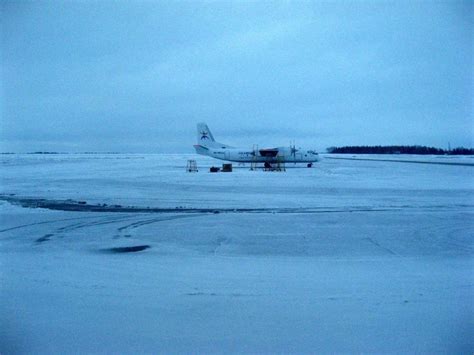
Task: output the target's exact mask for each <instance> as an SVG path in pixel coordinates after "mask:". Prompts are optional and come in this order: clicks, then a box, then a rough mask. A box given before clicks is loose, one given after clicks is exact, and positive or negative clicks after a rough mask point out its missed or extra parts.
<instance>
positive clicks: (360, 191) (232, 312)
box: [0, 154, 474, 354]
mask: <svg viewBox="0 0 474 355" xmlns="http://www.w3.org/2000/svg"><path fill="white" fill-rule="evenodd" d="M332 157H338V156H332ZM339 157H344V156H339ZM346 157H348V158H352V156H346ZM356 158H357V157H356ZM359 158H364V159H365V158H367V156H364V157H359ZM382 158H383V159H386V158H387V156H384V157H382ZM388 158H389V159H394V160H397V159H403V158H405V157H403V156H392V157H388ZM187 159H196V160H197V162H198V167H200V171H199V173H194V174H191V173H186V172H185V168H184V167H185V165H186V160H187ZM406 159H410V160H412V161H419V160H422V161H428V162H438V161H439V162H459V163H461V164H465V163H466V162H467V164H471V163H473V159H471V158H466V157H459V158H445V157H444V158H442V160H438V159H440V158H437V157H406ZM212 164H214V165H216V166H217V165H219V164H220V162H218V161H215V160H208V159H206V158H204V157H198V156H194V155H159V154H156V155H153V154H150V155H138V154H135V155H125V154H123V155H122V154H120V155H98V154H94V155H80V154H77V155H3V156H2V157H1V167H2V168H1V193H2V195H1V196H0V209H1V224H0V243H1V249H0V263H1V269H0V280H1V286H0V287H1V289H0V292H1V294H0V314H1V324H0V336H1V338H0V353H78V352H79V353H86V352H87V353H90V352H95V353H137V352H141V353H145V352H146V353H157V352H159V353H196V352H198V353H229V352H231V353H232V352H234V353H275V352H285V353H287V352H288V353H321V352H324V353H333V352H350V353H361V352H364V353H381V352H384V353H407V352H410V353H413V352H422V353H433V352H436V353H439V352H441V353H466V354H472V353H473V351H474V336H473V334H474V258H473V256H474V243H473V234H474V219H473V217H474V167H473V166H465V165H434V164H413V163H412V164H407V163H397V162H384V161H365V160H362V161H355V160H337V159H324V160H323V161H321V162H320V163H317V164H315V167H314V168H312V169H307V168H294V169H293V168H292V169H290V168H288V169H287V171H286V172H284V173H276V172H273V173H267V172H262V171H249V169H248V167H236V166H235V165H234V166H235V167H236V169H235V170H234V172H233V173H219V174H210V173H208V172H207V171H208V167H209V166H211V165H212ZM288 167H291V165H290V166H288ZM36 206H41V207H45V208H33V207H36ZM130 247H135V248H138V249H140V248H141V249H143V250H141V251H138V252H124V251H127V249H126V248H130Z"/></svg>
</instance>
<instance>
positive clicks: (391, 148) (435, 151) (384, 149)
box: [326, 145, 474, 155]
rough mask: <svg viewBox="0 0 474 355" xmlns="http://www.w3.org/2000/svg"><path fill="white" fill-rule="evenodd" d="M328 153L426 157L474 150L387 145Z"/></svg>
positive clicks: (330, 148)
mask: <svg viewBox="0 0 474 355" xmlns="http://www.w3.org/2000/svg"><path fill="white" fill-rule="evenodd" d="M326 150H327V152H328V153H333V154H425V155H428V154H429V155H474V149H473V148H464V147H458V148H454V149H441V148H434V147H425V146H421V145H411V146H407V145H387V146H381V145H377V146H345V147H329V148H327V149H326Z"/></svg>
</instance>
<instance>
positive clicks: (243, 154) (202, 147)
mask: <svg viewBox="0 0 474 355" xmlns="http://www.w3.org/2000/svg"><path fill="white" fill-rule="evenodd" d="M194 148H195V149H196V153H197V154H201V155H206V156H209V157H212V158H216V159H221V160H226V161H234V162H239V163H264V164H265V168H271V167H272V165H273V164H277V163H306V164H307V166H308V168H310V167H312V166H313V163H314V162H317V161H319V155H318V153H317V152H316V151H315V150H302V149H301V148H298V149H297V148H296V147H295V146H290V147H276V148H267V149H245V148H236V147H232V146H230V145H227V144H223V143H219V142H216V140H215V139H214V136H213V135H212V133H211V131H210V130H209V127H207V124H205V123H198V125H197V144H195V145H194Z"/></svg>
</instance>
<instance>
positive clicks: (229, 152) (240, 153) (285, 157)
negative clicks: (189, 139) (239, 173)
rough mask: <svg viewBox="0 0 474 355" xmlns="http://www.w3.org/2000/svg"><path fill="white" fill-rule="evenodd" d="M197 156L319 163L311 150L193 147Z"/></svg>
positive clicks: (250, 160)
mask: <svg viewBox="0 0 474 355" xmlns="http://www.w3.org/2000/svg"><path fill="white" fill-rule="evenodd" d="M194 147H195V148H196V151H197V152H198V153H199V154H202V155H207V156H209V157H212V158H215V159H220V160H226V161H233V162H239V163H265V162H268V163H277V162H280V163H314V162H317V161H319V157H318V154H317V153H316V152H314V151H312V150H306V151H304V150H301V149H298V150H297V151H296V152H294V151H292V150H291V149H290V148H287V147H278V148H275V149H272V150H270V151H269V150H263V149H262V150H258V149H256V150H249V149H241V148H220V149H219V148H211V147H204V146H200V145H195V146H194Z"/></svg>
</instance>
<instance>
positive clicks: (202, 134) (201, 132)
mask: <svg viewBox="0 0 474 355" xmlns="http://www.w3.org/2000/svg"><path fill="white" fill-rule="evenodd" d="M194 148H195V149H196V153H198V154H202V155H209V149H229V148H233V147H231V146H230V145H227V144H224V143H219V142H216V140H215V139H214V136H213V135H212V133H211V131H210V130H209V127H207V124H205V123H198V125H197V144H196V145H194Z"/></svg>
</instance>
